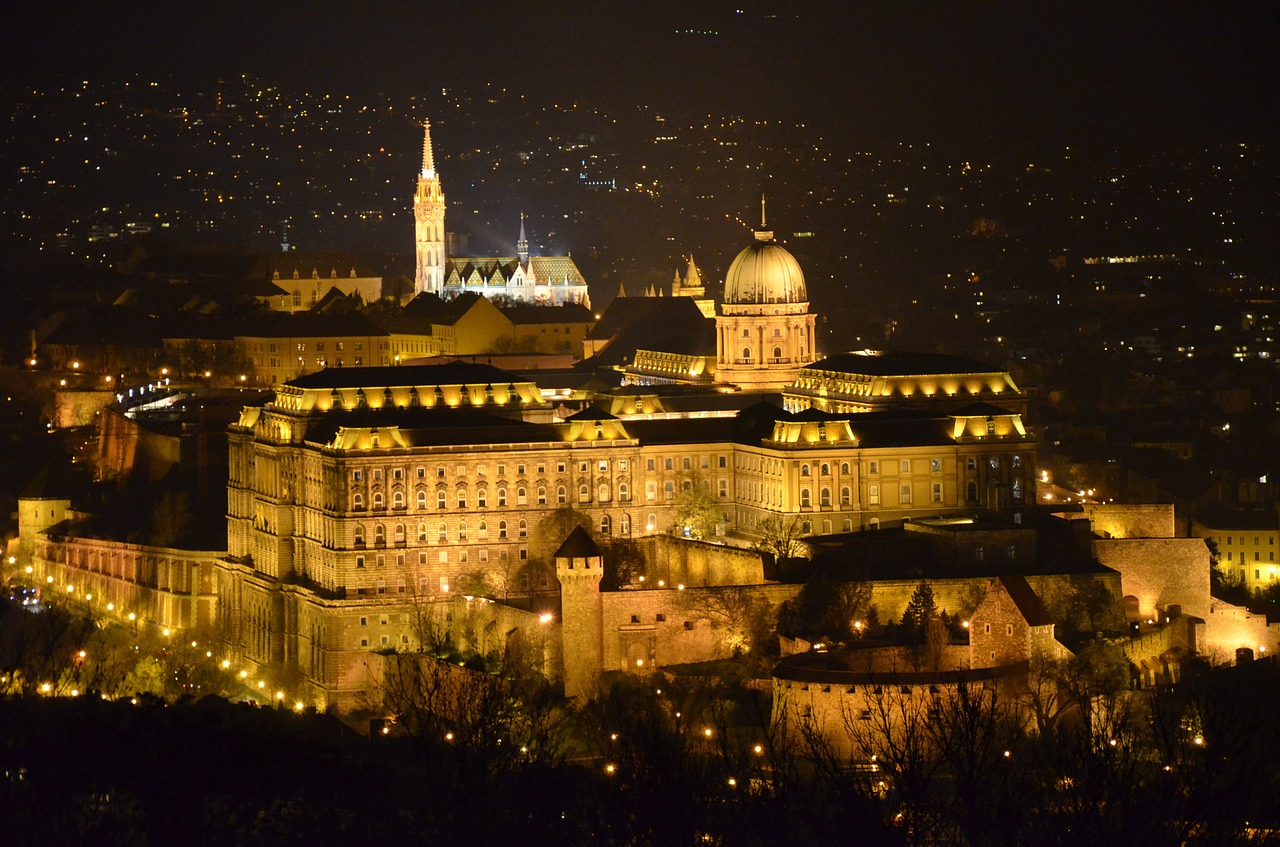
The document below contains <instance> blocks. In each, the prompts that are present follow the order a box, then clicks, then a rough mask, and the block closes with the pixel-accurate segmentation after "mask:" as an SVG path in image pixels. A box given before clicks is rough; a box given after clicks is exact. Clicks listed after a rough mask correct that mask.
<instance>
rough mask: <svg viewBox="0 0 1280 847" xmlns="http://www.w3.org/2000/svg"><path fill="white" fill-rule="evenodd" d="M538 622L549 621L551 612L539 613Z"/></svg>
mask: <svg viewBox="0 0 1280 847" xmlns="http://www.w3.org/2000/svg"><path fill="white" fill-rule="evenodd" d="M538 622H539V623H551V613H550V612H543V613H542V614H541V615H539V616H538Z"/></svg>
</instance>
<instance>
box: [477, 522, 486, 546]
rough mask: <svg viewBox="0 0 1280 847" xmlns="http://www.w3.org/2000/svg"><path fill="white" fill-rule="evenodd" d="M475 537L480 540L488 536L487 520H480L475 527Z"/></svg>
mask: <svg viewBox="0 0 1280 847" xmlns="http://www.w3.org/2000/svg"><path fill="white" fill-rule="evenodd" d="M476 537H478V538H479V539H480V540H481V541H484V540H485V539H487V538H488V537H489V523H488V522H487V521H480V525H479V526H477V527H476Z"/></svg>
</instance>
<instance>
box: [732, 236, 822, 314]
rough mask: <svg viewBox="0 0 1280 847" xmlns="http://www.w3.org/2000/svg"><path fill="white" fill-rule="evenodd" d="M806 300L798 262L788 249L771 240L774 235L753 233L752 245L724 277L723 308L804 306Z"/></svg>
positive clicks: (806, 296) (807, 297)
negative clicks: (781, 304) (790, 304)
mask: <svg viewBox="0 0 1280 847" xmlns="http://www.w3.org/2000/svg"><path fill="white" fill-rule="evenodd" d="M808 300H809V296H808V294H807V292H806V291H805V287H804V274H803V273H802V272H801V270H800V263H799V262H797V261H796V257H795V256H792V255H791V253H790V252H789V251H788V250H787V248H785V247H783V246H782V245H781V244H779V243H778V242H776V241H774V240H773V233H772V232H770V231H768V230H759V231H757V232H756V241H755V243H754V244H752V245H750V246H749V247H746V248H744V249H743V250H742V252H741V253H739V254H738V255H737V257H736V258H735V259H734V260H733V263H732V264H731V265H729V272H728V273H727V274H725V277H724V303H725V305H726V306H763V305H773V304H780V303H807V302H808Z"/></svg>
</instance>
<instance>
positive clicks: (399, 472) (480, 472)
mask: <svg viewBox="0 0 1280 847" xmlns="http://www.w3.org/2000/svg"><path fill="white" fill-rule="evenodd" d="M649 461H650V468H649V469H650V470H653V467H652V462H653V460H652V459H650V460H649ZM595 464H596V469H597V470H598V471H600V472H601V473H608V472H609V460H608V459H600V460H598V461H596V463H595ZM627 467H628V465H627V460H626V459H618V460H617V469H618V470H619V471H626V470H627ZM515 469H516V476H524V475H525V473H526V471H527V470H528V466H527V465H525V463H524V462H520V463H519V464H517V465H516V466H515ZM567 469H568V464H567V463H566V462H556V473H565V472H566V471H567ZM590 469H591V462H589V461H585V460H584V461H580V462H578V473H589V472H590ZM389 470H390V473H389V474H388V476H390V478H391V479H404V474H405V469H404V468H390V469H389ZM413 470H414V476H416V477H417V478H418V479H426V478H427V469H426V468H425V467H422V466H418V467H416V468H414V469H413ZM447 471H448V468H446V467H445V466H444V465H436V474H435V475H436V479H444V478H445V476H446V475H447ZM546 472H547V463H546V462H538V463H537V473H538V475H543V474H545V473H546ZM488 474H489V466H488V465H476V476H478V477H486V476H488ZM454 475H455V476H457V477H465V476H467V466H466V465H458V466H455V467H454ZM497 475H498V476H500V477H502V476H506V475H507V466H506V465H505V464H499V465H498V466H497ZM364 477H365V472H364V470H363V469H360V468H356V469H355V470H353V471H352V472H351V481H352V482H363V481H364ZM369 478H370V479H371V480H372V481H374V482H380V481H382V479H383V469H382V468H371V469H370V471H369Z"/></svg>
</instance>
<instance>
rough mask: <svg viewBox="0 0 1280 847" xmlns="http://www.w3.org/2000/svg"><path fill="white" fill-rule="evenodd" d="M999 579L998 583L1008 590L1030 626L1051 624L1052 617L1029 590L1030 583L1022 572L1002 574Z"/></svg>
mask: <svg viewBox="0 0 1280 847" xmlns="http://www.w3.org/2000/svg"><path fill="white" fill-rule="evenodd" d="M999 579H1000V584H1001V585H1003V586H1004V590H1005V591H1008V592H1009V596H1010V597H1011V598H1013V603H1014V605H1016V606H1017V607H1018V611H1019V612H1021V613H1022V617H1023V618H1025V619H1026V621H1027V623H1028V624H1030V625H1031V626H1051V625H1052V624H1053V618H1052V617H1050V616H1049V612H1048V610H1047V609H1045V607H1044V603H1042V602H1041V601H1040V598H1039V597H1037V596H1036V593H1035V592H1034V591H1032V590H1031V585H1030V583H1028V582H1027V578H1026V577H1024V576H1023V575H1022V574H1004V575H1002V576H1001V577H999Z"/></svg>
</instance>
